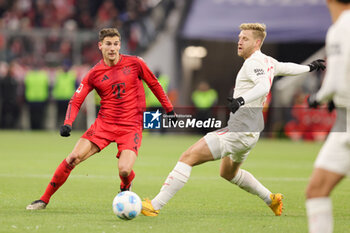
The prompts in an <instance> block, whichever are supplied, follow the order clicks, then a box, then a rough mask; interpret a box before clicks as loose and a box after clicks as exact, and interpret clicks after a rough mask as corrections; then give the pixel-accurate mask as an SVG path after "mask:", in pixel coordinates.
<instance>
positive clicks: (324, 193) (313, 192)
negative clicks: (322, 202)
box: [305, 183, 330, 199]
mask: <svg viewBox="0 0 350 233" xmlns="http://www.w3.org/2000/svg"><path fill="white" fill-rule="evenodd" d="M329 193H330V192H329V190H327V189H325V188H324V187H322V185H317V184H313V183H311V184H309V185H308V186H307V188H306V192H305V196H306V198H307V199H310V198H317V197H328V196H329Z"/></svg>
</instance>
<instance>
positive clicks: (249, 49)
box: [237, 30, 257, 59]
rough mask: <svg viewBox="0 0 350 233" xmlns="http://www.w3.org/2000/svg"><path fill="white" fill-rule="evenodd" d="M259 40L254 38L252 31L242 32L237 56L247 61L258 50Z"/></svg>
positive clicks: (239, 36)
mask: <svg viewBox="0 0 350 233" xmlns="http://www.w3.org/2000/svg"><path fill="white" fill-rule="evenodd" d="M256 43H257V39H255V38H254V35H253V31H252V30H242V31H241V32H240V33H239V35H238V46H237V54H238V56H240V57H243V58H244V59H247V58H248V57H250V55H252V54H253V53H254V52H255V50H256Z"/></svg>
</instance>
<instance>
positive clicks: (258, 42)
mask: <svg viewBox="0 0 350 233" xmlns="http://www.w3.org/2000/svg"><path fill="white" fill-rule="evenodd" d="M255 45H256V46H257V47H259V48H260V47H261V39H257V40H256V41H255Z"/></svg>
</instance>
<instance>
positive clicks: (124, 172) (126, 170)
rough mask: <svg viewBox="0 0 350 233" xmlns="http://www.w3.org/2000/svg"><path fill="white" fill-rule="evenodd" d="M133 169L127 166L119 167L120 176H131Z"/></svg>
mask: <svg viewBox="0 0 350 233" xmlns="http://www.w3.org/2000/svg"><path fill="white" fill-rule="evenodd" d="M131 170H132V168H129V167H127V166H119V175H120V176H123V177H127V176H129V175H130V173H131Z"/></svg>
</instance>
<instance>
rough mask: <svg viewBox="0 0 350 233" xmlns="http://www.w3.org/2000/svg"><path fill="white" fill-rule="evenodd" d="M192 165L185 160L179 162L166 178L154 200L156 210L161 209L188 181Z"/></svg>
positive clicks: (153, 204)
mask: <svg viewBox="0 0 350 233" xmlns="http://www.w3.org/2000/svg"><path fill="white" fill-rule="evenodd" d="M191 170H192V167H191V166H190V165H187V164H186V163H183V162H177V164H176V166H175V167H174V169H173V170H172V171H171V172H170V174H169V175H168V177H167V179H166V180H165V182H164V184H163V186H162V188H161V189H160V192H159V193H158V195H157V196H156V197H155V198H154V199H153V200H152V206H153V208H154V209H155V210H159V209H161V208H162V207H163V206H164V205H165V204H166V203H168V201H169V200H170V199H171V198H172V197H173V196H174V195H175V193H177V191H179V190H180V189H181V188H182V187H183V186H184V185H185V184H186V182H187V181H188V178H189V177H190V175H191Z"/></svg>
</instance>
